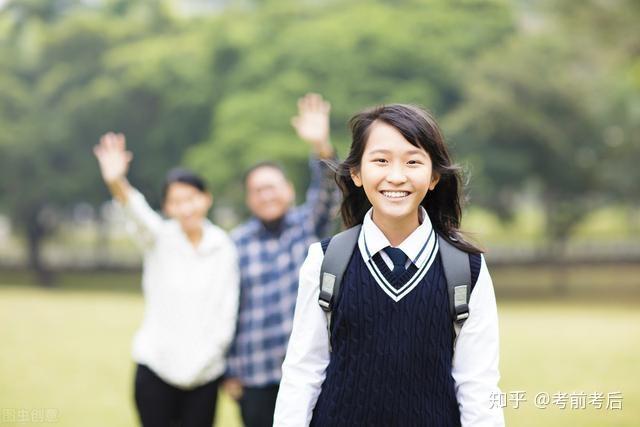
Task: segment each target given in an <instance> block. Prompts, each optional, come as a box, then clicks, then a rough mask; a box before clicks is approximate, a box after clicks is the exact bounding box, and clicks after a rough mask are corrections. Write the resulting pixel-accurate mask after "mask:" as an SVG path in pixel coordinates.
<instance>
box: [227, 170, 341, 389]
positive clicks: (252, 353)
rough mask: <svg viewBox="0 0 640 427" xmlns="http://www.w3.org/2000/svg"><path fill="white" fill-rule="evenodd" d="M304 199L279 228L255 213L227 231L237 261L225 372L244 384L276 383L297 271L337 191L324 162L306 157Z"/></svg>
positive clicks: (325, 225)
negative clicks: (235, 306) (235, 309)
mask: <svg viewBox="0 0 640 427" xmlns="http://www.w3.org/2000/svg"><path fill="white" fill-rule="evenodd" d="M310 168H311V183H310V185H309V189H308V190H307V195H306V202H305V203H304V204H303V205H301V206H297V207H295V208H291V209H289V211H288V212H287V214H286V215H285V217H284V219H283V223H282V226H281V228H280V231H279V232H273V231H269V230H267V229H266V228H265V227H264V225H263V224H262V223H261V222H260V221H259V220H258V219H256V218H252V219H251V220H249V221H248V222H246V223H244V224H242V225H240V226H239V227H238V228H236V229H235V230H233V231H232V232H231V238H232V239H233V241H234V242H235V244H236V247H237V249H238V259H239V263H240V277H241V278H240V307H239V314H238V324H237V329H236V336H235V340H234V342H233V344H232V345H231V348H230V350H229V356H228V367H227V376H229V377H235V378H239V379H240V380H241V381H242V382H243V383H244V384H245V385H247V386H253V387H260V386H266V385H271V384H278V383H279V382H280V378H281V376H282V370H281V366H282V362H283V361H284V356H285V353H286V350H287V343H288V341H289V335H291V328H292V324H293V312H294V308H295V302H296V296H297V292H298V272H299V269H300V266H301V265H302V263H303V261H304V260H305V258H306V256H307V251H308V249H309V245H311V244H312V243H314V242H317V241H318V240H320V238H322V237H324V236H325V235H326V234H328V233H329V232H330V231H331V230H330V226H331V217H332V214H333V211H334V208H336V207H337V205H338V201H339V191H338V189H337V186H336V184H335V182H334V181H333V178H332V174H331V173H330V171H329V169H328V167H327V166H326V165H325V164H324V163H322V162H319V161H318V160H315V159H311V160H310Z"/></svg>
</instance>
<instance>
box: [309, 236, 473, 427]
mask: <svg viewBox="0 0 640 427" xmlns="http://www.w3.org/2000/svg"><path fill="white" fill-rule="evenodd" d="M322 243H323V249H325V250H326V247H327V245H328V240H327V241H324V242H322ZM378 257H379V255H378ZM380 261H381V260H378V262H380ZM470 261H471V273H472V279H473V282H474V283H475V281H476V280H477V277H478V273H479V270H480V261H481V260H480V256H479V255H471V256H470ZM414 271H415V269H414ZM384 272H385V273H388V272H389V271H388V269H386V270H384ZM448 301H449V300H448V295H447V284H446V279H445V277H444V272H443V269H442V262H441V260H440V256H437V257H436V259H435V260H434V262H433V264H432V265H431V267H430V269H429V271H428V272H427V274H426V276H425V277H424V278H423V279H422V281H421V282H420V283H419V284H418V285H417V286H416V288H414V289H413V290H412V291H411V292H410V293H409V294H407V295H406V296H405V297H404V298H402V299H401V300H400V301H398V302H394V301H393V300H392V299H391V298H390V297H389V296H388V295H387V294H386V293H385V292H384V291H383V290H382V289H381V288H380V286H379V285H378V284H377V283H376V281H375V279H374V278H373V276H372V275H371V273H370V272H369V270H368V268H367V266H366V265H365V263H364V261H363V259H362V256H361V255H360V252H359V249H358V248H357V247H356V249H355V250H354V253H353V254H352V256H351V260H350V261H349V265H348V267H347V270H346V272H345V274H344V276H343V281H342V287H341V290H340V295H339V297H338V300H337V301H336V305H335V308H334V311H333V314H332V321H331V322H332V324H331V327H332V331H331V338H330V339H331V347H332V352H331V356H330V361H329V365H328V367H327V372H326V378H325V380H324V383H323V384H322V390H321V392H320V396H319V397H318V401H317V403H316V406H315V409H314V411H313V418H312V420H311V426H318V427H325V426H331V427H337V426H349V427H353V426H385V427H390V426H402V427H405V426H437V427H444V426H459V425H460V412H459V410H458V402H457V400H456V394H455V384H454V380H453V377H452V376H451V361H452V357H453V336H454V333H453V324H452V321H451V316H450V314H449V302H448Z"/></svg>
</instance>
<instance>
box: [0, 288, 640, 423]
mask: <svg viewBox="0 0 640 427" xmlns="http://www.w3.org/2000/svg"><path fill="white" fill-rule="evenodd" d="M2 281H3V282H5V280H2ZM499 305H500V323H501V340H502V360H501V370H502V378H503V379H502V382H501V387H502V390H503V391H504V392H505V393H507V394H509V393H510V392H516V391H525V392H526V398H527V401H526V402H523V403H521V408H520V409H513V408H508V409H507V410H506V413H505V414H506V419H507V424H508V425H511V426H541V425H544V426H567V425H576V426H598V427H600V426H636V425H638V420H640V381H639V380H640V376H639V369H638V365H639V362H640V310H638V308H639V306H638V304H637V303H635V302H633V303H626V304H624V303H617V304H615V303H607V304H598V303H594V302H589V303H567V304H565V303H561V302H558V301H554V302H544V301H539V302H530V303H523V302H499ZM141 317H142V298H141V296H140V295H139V293H137V292H113V291H102V290H99V289H98V290H92V291H87V290H83V289H82V288H80V287H71V288H64V289H59V290H51V291H47V290H42V289H38V288H34V287H29V286H24V285H20V286H4V285H3V286H0V346H1V348H2V350H1V351H0V425H2V426H5V425H7V426H10V425H17V426H24V425H42V424H43V423H19V422H17V420H18V417H19V416H23V417H24V416H27V417H30V416H31V415H28V414H31V412H29V413H28V414H27V413H26V412H24V411H25V410H26V411H38V410H40V409H46V408H49V409H52V410H54V411H53V412H49V413H48V416H56V417H57V424H56V425H60V426H82V427H85V426H133V425H136V423H137V421H136V415H135V412H134V406H133V401H132V375H133V367H134V365H133V362H132V361H131V358H130V345H131V338H132V336H133V333H134V331H135V330H136V328H137V326H138V323H139V322H140V320H141ZM614 391H620V392H622V395H623V401H622V405H623V409H622V410H621V411H612V410H607V409H604V408H603V409H594V408H592V407H590V408H588V409H569V408H567V409H564V410H562V409H558V408H557V407H553V405H550V406H552V407H551V408H547V409H537V408H536V407H535V405H534V402H533V398H534V396H535V394H537V393H540V392H546V393H549V394H550V395H553V394H554V393H556V392H564V393H572V392H586V393H593V392H603V393H605V395H606V393H607V392H614ZM510 405H512V404H510ZM21 410H22V412H20V411H21ZM36 413H37V412H36ZM12 417H15V419H16V422H11V421H10V420H11V418H12ZM238 425H240V424H239V422H238V412H237V408H236V407H235V405H234V404H233V403H232V402H231V401H229V399H228V398H227V397H226V396H224V395H223V396H222V401H221V405H220V407H219V414H218V419H217V421H216V426H225V427H227V426H228V427H234V426H238Z"/></svg>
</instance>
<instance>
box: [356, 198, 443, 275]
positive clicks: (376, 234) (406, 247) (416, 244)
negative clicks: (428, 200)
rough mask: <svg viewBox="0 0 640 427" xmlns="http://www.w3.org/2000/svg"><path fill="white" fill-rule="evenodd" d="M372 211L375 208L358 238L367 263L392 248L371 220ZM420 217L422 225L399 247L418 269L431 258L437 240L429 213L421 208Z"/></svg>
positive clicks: (365, 219)
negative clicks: (376, 255) (383, 250)
mask: <svg viewBox="0 0 640 427" xmlns="http://www.w3.org/2000/svg"><path fill="white" fill-rule="evenodd" d="M372 211H373V208H371V209H369V211H368V212H367V213H366V215H365V216H364V221H363V222H362V230H361V231H360V236H359V238H358V247H359V248H360V253H361V254H362V258H363V259H364V261H365V262H367V261H369V259H371V258H372V257H373V256H374V255H375V254H377V253H378V252H380V251H381V250H382V249H384V248H386V247H387V246H391V244H390V243H389V239H387V237H386V236H385V235H384V233H383V232H382V231H381V230H380V228H378V226H377V225H376V224H375V223H374V222H373V220H372V219H371V213H372ZM419 215H420V219H421V220H422V223H421V224H420V225H419V226H418V228H416V229H415V230H414V231H413V232H412V233H411V234H410V235H409V236H408V237H407V238H406V239H404V241H403V242H402V243H400V245H398V246H397V247H398V248H399V249H401V250H402V252H404V253H405V254H406V255H407V257H409V259H410V260H411V262H413V264H415V265H416V266H417V267H420V265H422V264H423V263H424V262H425V261H426V260H427V259H428V258H429V255H430V253H431V250H430V249H432V246H433V245H434V244H435V240H436V239H435V236H434V235H433V233H432V231H433V226H432V225H431V220H430V219H429V215H427V211H426V210H425V209H424V207H422V206H420V210H419Z"/></svg>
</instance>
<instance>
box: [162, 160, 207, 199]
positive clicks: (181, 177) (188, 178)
mask: <svg viewBox="0 0 640 427" xmlns="http://www.w3.org/2000/svg"><path fill="white" fill-rule="evenodd" d="M175 182H179V183H181V184H187V185H190V186H192V187H194V188H196V189H197V190H199V191H200V192H201V193H206V192H207V185H206V184H205V182H204V179H202V178H201V177H200V176H198V175H196V174H195V173H194V172H192V171H190V170H188V169H184V168H173V169H171V170H170V171H169V172H167V175H166V176H165V178H164V183H163V184H162V203H163V204H164V202H165V201H166V198H167V192H168V191H169V186H170V185H171V184H173V183H175Z"/></svg>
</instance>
